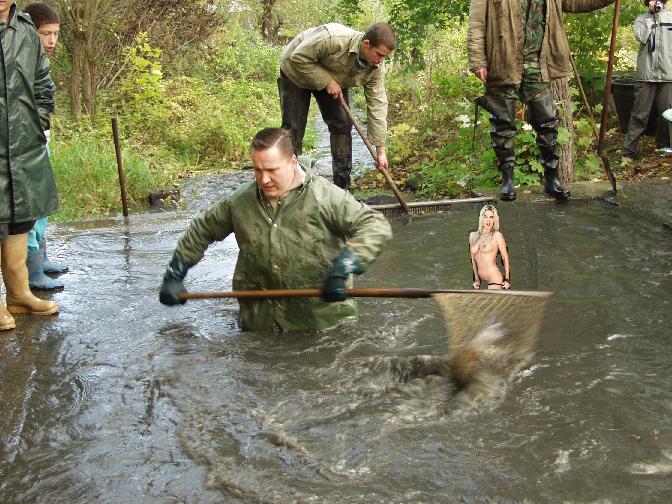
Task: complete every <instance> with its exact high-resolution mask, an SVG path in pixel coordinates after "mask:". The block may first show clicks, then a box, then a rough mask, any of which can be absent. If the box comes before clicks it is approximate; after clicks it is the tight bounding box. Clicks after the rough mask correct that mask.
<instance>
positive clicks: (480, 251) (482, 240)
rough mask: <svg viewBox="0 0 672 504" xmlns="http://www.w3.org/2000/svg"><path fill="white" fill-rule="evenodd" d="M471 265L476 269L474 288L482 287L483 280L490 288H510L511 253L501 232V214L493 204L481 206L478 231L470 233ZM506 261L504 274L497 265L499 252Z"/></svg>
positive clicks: (504, 261)
mask: <svg viewBox="0 0 672 504" xmlns="http://www.w3.org/2000/svg"><path fill="white" fill-rule="evenodd" d="M469 251H470V252H471V267H472V268H473V270H474V284H473V286H474V289H480V288H481V280H485V281H486V282H488V289H509V288H510V287H511V284H510V283H509V254H508V252H507V251H506V241H505V240H504V235H503V234H502V233H500V232H499V215H498V214H497V209H496V208H495V207H494V206H492V205H485V206H484V207H483V208H481V213H480V215H479V217H478V231H474V232H473V233H470V234H469ZM498 253H499V254H501V256H502V262H503V263H504V276H502V272H501V271H499V267H498V266H497V254H498Z"/></svg>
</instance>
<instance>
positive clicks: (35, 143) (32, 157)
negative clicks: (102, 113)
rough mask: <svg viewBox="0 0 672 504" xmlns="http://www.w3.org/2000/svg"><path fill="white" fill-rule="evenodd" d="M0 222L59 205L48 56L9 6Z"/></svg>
mask: <svg viewBox="0 0 672 504" xmlns="http://www.w3.org/2000/svg"><path fill="white" fill-rule="evenodd" d="M0 40H1V44H2V58H1V62H0V223H7V222H27V221H30V220H35V219H39V218H40V217H44V216H46V215H51V214H53V213H55V212H56V211H57V210H58V193H57V191H56V182H55V180H54V175H53V172H52V171H51V164H50V163H49V156H48V155H47V149H46V145H47V139H46V137H45V136H44V129H43V126H45V125H46V124H48V120H49V114H50V113H51V112H52V111H53V110H54V84H53V82H52V81H51V73H50V70H49V61H48V59H47V56H46V55H45V53H44V51H43V50H42V44H41V43H40V37H39V35H38V33H37V31H36V30H35V27H34V26H33V24H32V22H31V21H30V16H28V15H27V14H23V13H18V12H17V11H16V5H14V6H12V9H11V12H10V17H9V21H8V22H7V23H0Z"/></svg>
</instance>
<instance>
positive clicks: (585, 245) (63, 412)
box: [0, 173, 672, 503]
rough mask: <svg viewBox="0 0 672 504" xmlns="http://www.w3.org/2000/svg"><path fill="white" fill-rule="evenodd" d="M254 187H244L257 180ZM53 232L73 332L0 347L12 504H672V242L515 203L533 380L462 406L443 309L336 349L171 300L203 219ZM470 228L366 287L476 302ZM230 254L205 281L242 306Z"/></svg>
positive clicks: (586, 206) (445, 233)
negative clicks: (178, 262) (163, 296)
mask: <svg viewBox="0 0 672 504" xmlns="http://www.w3.org/2000/svg"><path fill="white" fill-rule="evenodd" d="M249 176H250V174H249V173H246V174H243V175H241V177H242V178H243V179H244V178H246V177H249ZM239 182H240V181H239V180H232V179H230V178H226V177H219V178H218V177H213V178H209V179H200V180H197V181H193V182H191V183H190V184H191V185H190V187H189V188H186V189H185V191H184V194H185V195H187V196H188V197H189V198H190V201H191V203H190V204H189V205H188V206H187V207H186V208H185V209H184V210H182V211H180V212H177V213H164V214H153V215H142V216H134V217H132V218H131V219H130V222H129V223H124V222H123V220H118V219H112V220H103V221H100V220H99V221H91V222H82V223H73V224H69V225H61V226H58V227H51V228H50V229H49V235H50V237H51V241H50V248H51V254H52V255H53V256H55V257H56V258H62V259H65V258H67V261H68V262H69V264H70V266H71V272H70V273H67V274H66V275H64V276H63V277H62V278H63V280H64V282H65V284H66V286H67V288H66V290H65V291H63V292H62V293H59V294H55V295H53V298H54V299H56V300H57V301H58V302H59V303H60V305H61V309H62V312H61V314H60V315H59V316H58V317H54V318H48V319H44V320H42V319H39V320H37V319H32V318H28V317H20V318H19V319H18V325H19V328H18V329H17V330H15V331H9V332H3V333H0V377H1V380H2V385H1V388H0V409H1V411H2V417H1V418H0V445H1V446H0V496H1V497H0V501H2V502H3V503H4V502H70V503H89V502H157V503H158V502H161V503H164V502H190V503H214V502H274V503H275V502H324V503H331V502H353V503H354V502H358V503H359V502H455V501H458V500H460V499H462V501H463V502H484V501H486V500H488V499H492V500H496V501H497V502H514V501H518V502H519V501H521V500H525V501H526V502H560V501H563V502H581V503H583V502H614V503H617V502H618V503H620V502H623V503H626V502H627V503H629V502H643V501H647V502H666V501H667V500H668V498H669V496H670V495H671V494H672V478H671V474H672V427H671V426H672V418H671V415H670V404H672V392H670V390H672V376H671V375H670V373H669V368H670V364H669V362H670V357H669V356H670V345H671V342H670V330H669V326H670V323H671V322H672V315H670V313H671V310H670V308H671V306H670V302H671V299H672V296H670V289H671V288H672V281H671V279H672V253H671V252H670V248H669V244H670V238H671V235H670V232H669V230H665V229H664V228H663V227H661V226H659V225H658V224H657V223H656V222H649V221H647V220H645V219H643V218H642V215H641V214H637V213H634V212H632V211H630V210H626V209H624V208H611V207H605V206H602V205H601V204H600V203H598V202H594V201H585V202H581V201H573V202H571V203H570V204H568V205H555V204H552V203H529V204H520V203H515V204H506V205H505V204H499V205H498V208H499V209H500V215H501V221H502V231H503V232H504V234H505V237H506V238H507V240H508V244H509V250H510V256H511V262H512V265H513V273H512V283H513V286H514V288H517V289H539V290H551V291H554V292H555V293H556V294H555V296H554V298H553V300H552V303H551V304H550V306H549V308H548V310H547V314H546V318H545V321H544V324H543V329H542V334H541V337H540V341H539V345H538V351H537V354H536V356H535V358H534V360H533V362H532V363H531V364H530V365H529V366H528V367H527V368H526V369H524V370H523V371H522V372H519V373H517V374H516V375H515V376H513V377H512V378H511V379H510V380H508V381H506V382H502V383H499V384H498V387H495V388H489V389H488V390H476V391H474V392H473V393H472V394H471V395H468V396H458V399H456V398H455V397H453V395H452V385H451V384H450V382H449V380H448V379H447V378H446V377H444V376H442V374H441V373H440V372H439V373H436V374H432V373H431V372H427V371H428V368H429V367H431V366H430V365H429V364H428V363H430V364H431V365H432V366H435V365H436V364H437V363H441V361H442V360H443V359H445V356H446V353H447V339H446V332H445V329H444V324H443V321H442V320H441V315H440V313H439V310H438V308H437V307H436V306H435V305H434V303H433V301H431V300H393V299H375V300H364V301H362V302H360V311H361V316H360V320H359V322H358V323H357V324H354V325H350V326H347V327H344V328H340V329H338V330H334V331H328V332H323V333H300V334H289V335H279V334H270V333H241V332H239V331H238V329H237V327H236V322H235V319H236V311H237V310H236V304H235V302H233V301H191V302H189V303H188V304H186V305H185V306H183V307H177V308H167V307H163V306H161V305H160V304H159V303H158V301H157V293H158V286H159V284H160V280H161V275H162V272H163V269H164V266H165V264H166V262H167V260H168V259H169V257H170V254H171V251H172V249H173V247H174V245H175V242H176V240H177V238H178V237H179V235H180V233H181V232H182V231H183V229H184V228H185V227H186V225H187V224H188V222H189V220H190V218H191V217H192V216H193V215H194V213H195V212H196V211H197V210H198V209H199V208H202V207H203V206H204V205H206V204H207V203H208V202H209V201H211V200H213V199H215V198H216V197H217V195H218V194H220V193H222V192H226V191H228V190H230V189H231V188H232V187H235V186H236V185H238V183H239ZM477 210H478V209H477V208H463V209H456V210H453V211H451V212H450V213H446V214H442V215H435V216H430V217H426V218H420V219H415V220H414V221H413V222H412V223H410V224H408V223H402V222H396V223H394V232H395V240H394V242H393V243H392V244H391V246H390V247H389V248H388V250H387V251H386V252H385V253H384V254H383V255H382V256H381V258H380V259H379V260H378V261H377V262H376V263H374V264H373V265H372V267H371V268H370V270H369V271H368V272H367V273H366V274H365V275H364V276H363V277H361V278H360V279H359V281H358V285H359V286H393V287H426V288H435V287H452V288H468V287H469V286H470V283H471V275H470V266H469V257H468V252H467V247H466V237H467V234H468V232H469V230H471V229H473V228H474V227H475V223H476V220H477ZM236 254H237V247H236V243H235V241H234V240H233V239H232V238H229V239H227V240H225V241H224V242H222V243H220V244H218V245H216V246H214V247H212V248H211V249H210V250H209V252H208V254H207V256H206V258H205V259H204V260H203V262H202V263H200V264H199V265H198V266H196V267H195V268H194V269H193V270H192V271H191V272H190V273H189V277H188V281H187V284H188V288H190V289H191V290H193V291H214V290H225V289H229V288H230V287H231V275H232V271H233V266H234V263H235V260H236Z"/></svg>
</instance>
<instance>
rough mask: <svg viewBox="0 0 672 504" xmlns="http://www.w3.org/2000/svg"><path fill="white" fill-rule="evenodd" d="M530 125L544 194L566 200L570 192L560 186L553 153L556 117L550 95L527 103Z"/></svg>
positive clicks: (555, 157)
mask: <svg viewBox="0 0 672 504" xmlns="http://www.w3.org/2000/svg"><path fill="white" fill-rule="evenodd" d="M527 110H528V114H529V119H530V124H531V125H532V127H533V128H534V131H535V132H536V133H537V146H538V147H539V153H540V155H539V162H540V163H541V165H542V166H543V167H544V192H545V193H546V194H548V195H549V196H552V197H553V198H555V199H557V200H566V199H568V198H569V196H570V192H569V191H566V190H565V189H564V188H563V187H562V185H561V184H560V180H559V178H558V176H559V173H558V168H559V165H560V160H559V158H558V155H557V154H556V153H555V149H556V143H557V139H558V121H559V119H558V116H557V115H556V114H555V104H554V103H553V98H551V96H550V95H545V96H539V97H537V98H533V99H532V100H530V101H529V102H527Z"/></svg>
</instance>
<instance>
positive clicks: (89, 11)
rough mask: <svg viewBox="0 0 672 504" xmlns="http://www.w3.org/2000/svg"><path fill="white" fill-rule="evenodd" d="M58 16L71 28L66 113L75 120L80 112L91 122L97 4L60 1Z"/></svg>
mask: <svg viewBox="0 0 672 504" xmlns="http://www.w3.org/2000/svg"><path fill="white" fill-rule="evenodd" d="M59 3H60V5H61V9H62V12H63V13H64V15H65V17H66V19H67V20H68V21H69V23H70V25H71V26H72V39H73V40H72V76H71V78H70V109H71V111H72V115H73V116H74V117H75V118H77V119H79V118H80V117H81V114H82V106H83V110H84V111H85V112H86V114H87V115H88V116H89V119H90V120H91V121H93V119H94V116H95V113H96V68H97V61H96V51H95V45H96V44H95V29H96V21H98V18H99V14H100V7H101V0H61V1H60V2H59Z"/></svg>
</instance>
